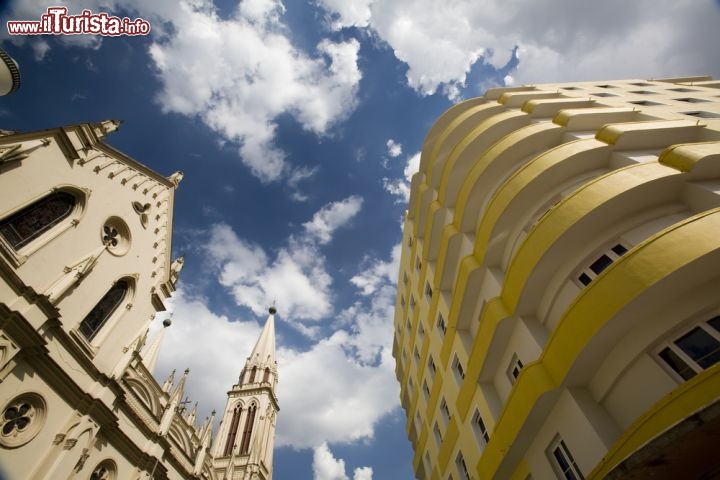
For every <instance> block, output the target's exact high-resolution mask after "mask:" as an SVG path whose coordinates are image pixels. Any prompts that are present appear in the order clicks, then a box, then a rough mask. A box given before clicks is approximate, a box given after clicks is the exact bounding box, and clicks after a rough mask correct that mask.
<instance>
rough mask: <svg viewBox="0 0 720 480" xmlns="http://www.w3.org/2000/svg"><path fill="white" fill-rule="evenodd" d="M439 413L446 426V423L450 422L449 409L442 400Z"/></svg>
mask: <svg viewBox="0 0 720 480" xmlns="http://www.w3.org/2000/svg"><path fill="white" fill-rule="evenodd" d="M440 413H441V414H442V418H443V421H444V422H445V425H447V424H448V422H450V409H449V408H448V404H447V402H446V401H445V399H444V398H443V399H442V401H441V402H440Z"/></svg>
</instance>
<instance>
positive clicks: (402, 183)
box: [382, 152, 420, 202]
mask: <svg viewBox="0 0 720 480" xmlns="http://www.w3.org/2000/svg"><path fill="white" fill-rule="evenodd" d="M419 169H420V152H418V153H416V154H415V155H411V156H409V157H408V158H407V161H406V163H405V169H404V170H403V178H394V179H390V178H387V177H385V178H383V180H382V181H383V188H385V191H386V192H388V193H389V194H391V195H394V196H396V197H398V200H399V201H401V202H407V201H408V200H409V199H410V181H411V180H412V176H413V175H415V173H417V171H418V170H419Z"/></svg>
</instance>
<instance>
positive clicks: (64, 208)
mask: <svg viewBox="0 0 720 480" xmlns="http://www.w3.org/2000/svg"><path fill="white" fill-rule="evenodd" d="M76 203H77V200H76V199H75V196H74V195H72V194H70V193H67V192H55V193H51V194H50V195H47V196H45V197H43V198H41V199H40V200H38V201H37V202H34V203H32V204H31V205H28V206H27V207H25V208H23V209H22V210H20V211H19V212H17V213H15V214H13V215H11V216H10V217H8V218H6V219H4V220H2V221H1V222H0V234H2V236H3V238H4V239H5V240H6V241H7V242H8V243H9V244H10V245H11V246H12V247H13V248H14V249H15V250H17V249H19V248H22V247H24V246H25V245H27V244H28V243H30V242H31V241H32V240H34V239H36V238H37V237H39V236H40V235H42V234H43V233H45V232H47V231H48V230H50V229H51V228H52V227H54V226H55V225H57V224H58V223H60V222H61V221H62V220H64V219H65V218H67V217H69V216H70V214H71V213H72V211H73V210H74V209H75V205H76Z"/></svg>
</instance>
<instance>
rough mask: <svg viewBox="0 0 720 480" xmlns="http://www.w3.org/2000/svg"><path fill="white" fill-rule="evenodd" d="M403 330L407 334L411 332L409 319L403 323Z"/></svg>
mask: <svg viewBox="0 0 720 480" xmlns="http://www.w3.org/2000/svg"><path fill="white" fill-rule="evenodd" d="M405 328H406V329H407V331H408V333H410V332H411V331H412V323H411V322H410V319H409V318H408V319H407V321H406V322H405Z"/></svg>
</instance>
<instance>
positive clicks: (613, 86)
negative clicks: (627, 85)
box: [595, 85, 617, 88]
mask: <svg viewBox="0 0 720 480" xmlns="http://www.w3.org/2000/svg"><path fill="white" fill-rule="evenodd" d="M595 86H596V87H598V88H617V85H595Z"/></svg>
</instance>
